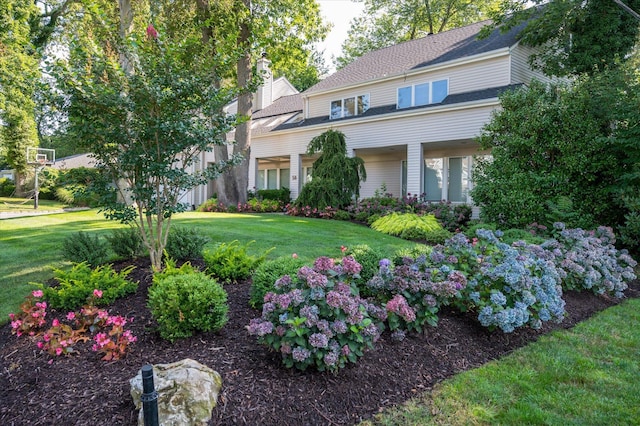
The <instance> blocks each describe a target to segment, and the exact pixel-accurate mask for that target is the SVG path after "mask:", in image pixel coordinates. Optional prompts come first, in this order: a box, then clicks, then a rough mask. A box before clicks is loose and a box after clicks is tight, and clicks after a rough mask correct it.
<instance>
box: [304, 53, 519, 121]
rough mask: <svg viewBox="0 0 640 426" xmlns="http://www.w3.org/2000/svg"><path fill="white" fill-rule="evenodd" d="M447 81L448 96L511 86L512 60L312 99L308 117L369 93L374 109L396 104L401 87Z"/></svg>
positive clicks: (500, 59)
mask: <svg viewBox="0 0 640 426" xmlns="http://www.w3.org/2000/svg"><path fill="white" fill-rule="evenodd" d="M447 78H448V79H449V93H451V94H456V93H464V92H470V91H474V90H480V89H486V88H490V87H499V86H505V85H508V84H510V75H509V58H508V56H503V57H498V58H492V59H487V60H484V61H479V62H475V63H472V64H462V65H458V66H455V67H450V68H446V69H440V70H435V71H432V72H425V73H424V74H419V75H413V76H410V77H398V78H395V79H392V80H388V81H383V82H375V83H372V84H370V85H366V86H361V87H357V88H350V89H345V90H343V91H338V92H334V93H329V94H320V95H316V96H311V97H310V98H309V115H308V116H309V117H322V116H328V115H329V106H330V104H331V101H334V100H337V99H342V98H348V97H353V96H358V95H363V94H369V96H370V102H371V107H377V106H381V105H389V104H395V103H396V101H397V90H398V88H399V87H403V86H408V85H412V84H418V83H423V82H426V81H433V80H441V79H447Z"/></svg>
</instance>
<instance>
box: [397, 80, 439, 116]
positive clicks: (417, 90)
mask: <svg viewBox="0 0 640 426" xmlns="http://www.w3.org/2000/svg"><path fill="white" fill-rule="evenodd" d="M448 94H449V80H436V81H429V82H426V83H421V84H414V85H413V86H405V87H400V88H398V104H397V108H398V109H401V108H409V107H413V106H420V105H428V104H437V103H439V102H442V101H443V100H444V98H446V97H447V95H448Z"/></svg>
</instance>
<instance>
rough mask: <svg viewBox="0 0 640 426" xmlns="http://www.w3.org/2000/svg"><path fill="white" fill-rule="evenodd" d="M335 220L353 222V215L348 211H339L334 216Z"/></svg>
mask: <svg viewBox="0 0 640 426" xmlns="http://www.w3.org/2000/svg"><path fill="white" fill-rule="evenodd" d="M333 218H334V219H335V220H351V215H350V214H349V212H348V211H345V210H338V211H336V213H335V214H334V215H333Z"/></svg>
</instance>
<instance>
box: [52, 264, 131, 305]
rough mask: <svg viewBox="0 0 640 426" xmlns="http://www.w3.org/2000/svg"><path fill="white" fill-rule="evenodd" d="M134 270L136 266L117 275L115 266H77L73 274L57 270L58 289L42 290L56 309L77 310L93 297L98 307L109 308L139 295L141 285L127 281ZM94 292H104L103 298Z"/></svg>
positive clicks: (70, 271)
mask: <svg viewBox="0 0 640 426" xmlns="http://www.w3.org/2000/svg"><path fill="white" fill-rule="evenodd" d="M133 269H134V267H133V266H129V267H127V268H124V269H122V270H121V271H120V272H116V271H114V270H113V268H112V267H111V265H104V266H99V267H97V268H95V269H94V268H91V267H90V266H89V265H88V264H87V263H85V262H83V263H78V264H76V265H74V266H73V267H72V268H71V270H69V271H64V270H62V269H56V270H54V272H53V274H54V277H55V278H56V280H57V281H58V283H59V284H58V285H57V286H55V287H47V286H44V285H39V287H40V288H42V290H43V292H44V297H45V299H46V300H47V301H48V302H49V305H50V306H51V307H52V308H55V309H65V310H76V309H78V308H79V307H80V306H82V305H83V304H84V303H86V302H87V299H89V298H91V297H93V303H94V304H95V305H98V306H106V305H109V304H111V303H113V301H114V300H116V299H117V298H119V297H123V296H125V295H127V294H130V293H135V291H136V290H137V288H138V283H134V282H132V281H129V280H128V279H127V276H128V275H129V274H130V273H131V271H132V270H133ZM94 290H100V291H101V292H102V296H101V297H94V294H93V291H94Z"/></svg>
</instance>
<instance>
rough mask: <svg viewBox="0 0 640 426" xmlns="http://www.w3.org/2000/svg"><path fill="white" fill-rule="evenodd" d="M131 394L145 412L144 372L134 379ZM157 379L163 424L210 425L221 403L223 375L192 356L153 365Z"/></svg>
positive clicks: (181, 425) (160, 418)
mask: <svg viewBox="0 0 640 426" xmlns="http://www.w3.org/2000/svg"><path fill="white" fill-rule="evenodd" d="M129 382H130V384H131V397H132V398H133V402H134V404H135V405H136V408H137V409H140V415H139V416H138V425H140V426H143V425H144V416H143V412H142V402H141V400H140V397H141V395H142V372H141V371H139V372H138V375H137V376H136V377H134V378H132V379H131V380H129ZM153 382H154V385H155V389H156V391H157V392H158V418H159V421H160V425H162V426H170V425H176V426H187V425H194V426H195V425H206V424H207V422H208V421H209V420H210V419H211V414H212V411H213V409H214V408H215V406H216V404H217V402H218V394H219V393H220V389H221V387H222V378H221V377H220V374H218V372H216V371H214V370H212V369H211V368H209V367H207V366H206V365H202V364H200V363H199V362H197V361H194V360H192V359H189V358H187V359H183V360H182V361H178V362H174V363H171V364H157V365H154V366H153Z"/></svg>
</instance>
